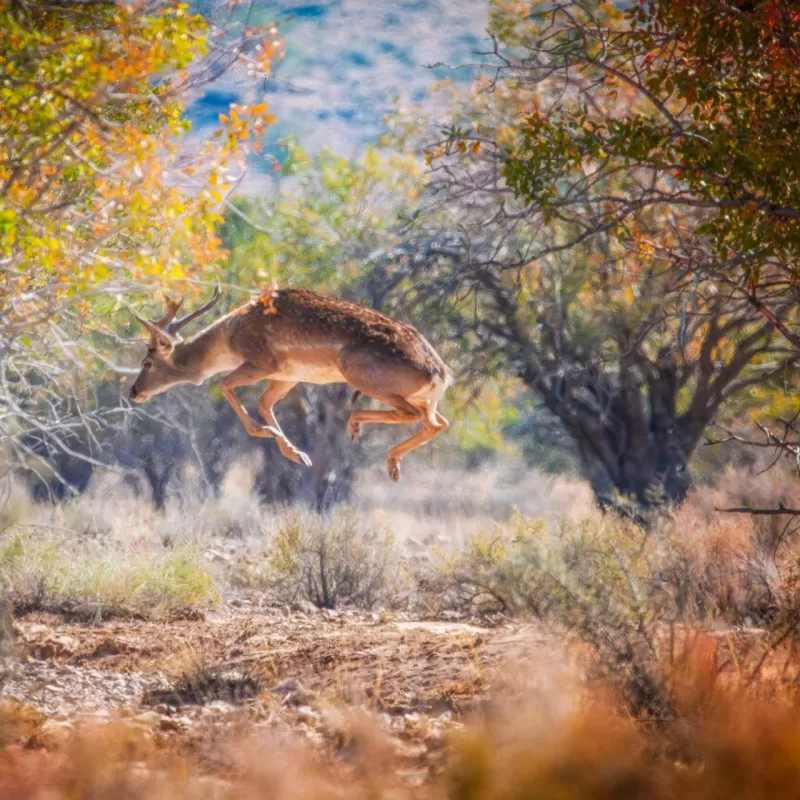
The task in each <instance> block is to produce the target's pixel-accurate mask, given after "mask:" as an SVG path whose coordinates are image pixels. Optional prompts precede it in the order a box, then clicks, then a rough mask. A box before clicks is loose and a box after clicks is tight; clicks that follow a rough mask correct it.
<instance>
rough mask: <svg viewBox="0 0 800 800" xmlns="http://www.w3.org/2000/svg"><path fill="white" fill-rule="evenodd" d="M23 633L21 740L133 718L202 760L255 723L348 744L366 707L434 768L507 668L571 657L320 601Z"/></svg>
mask: <svg viewBox="0 0 800 800" xmlns="http://www.w3.org/2000/svg"><path fill="white" fill-rule="evenodd" d="M14 628H15V636H16V642H17V646H16V653H15V655H14V657H13V658H11V659H9V660H8V662H7V669H6V676H5V684H4V687H3V694H4V696H5V704H6V711H7V713H8V714H11V715H12V716H13V715H14V714H16V716H18V717H19V716H22V717H24V718H25V720H26V722H25V724H24V725H22V726H21V727H20V728H19V730H18V731H17V732H16V733H15V736H16V738H17V740H18V741H20V742H21V743H23V744H27V745H29V746H45V747H49V746H51V745H55V744H57V743H58V739H59V737H60V736H61V735H63V734H65V733H67V732H69V731H71V730H72V729H73V728H74V727H75V725H76V724H79V723H80V722H81V721H83V722H86V721H88V722H92V721H94V722H98V721H100V722H102V721H106V720H109V719H114V718H119V717H122V718H124V719H126V720H128V722H129V724H131V725H134V726H137V727H140V728H145V729H147V730H149V731H152V733H153V735H154V736H156V737H158V738H159V739H160V740H161V742H162V743H164V744H167V745H169V746H175V747H178V748H180V749H181V750H189V751H193V752H194V753H195V754H197V755H199V756H200V758H201V761H202V760H203V759H206V760H211V761H213V760H214V759H216V758H217V750H216V748H214V746H213V743H214V742H215V741H218V740H219V739H220V737H222V736H224V735H226V734H229V733H230V734H236V733H247V732H249V731H251V730H268V731H270V732H277V733H287V734H290V733H299V734H301V736H303V737H305V738H308V739H310V740H311V741H312V742H313V743H315V744H319V745H320V746H326V745H331V744H333V745H335V744H336V743H337V741H338V740H339V739H340V738H341V731H340V730H339V729H340V727H341V725H342V724H344V723H343V722H342V715H343V714H344V715H348V714H350V713H351V712H352V710H353V709H360V710H364V711H367V712H368V714H369V716H370V718H371V719H373V720H375V721H377V724H378V725H380V726H382V727H383V728H384V729H385V730H386V731H388V732H389V733H390V735H391V737H392V741H394V743H395V746H396V747H397V748H398V750H399V751H400V754H401V755H402V756H405V757H407V758H408V760H409V761H410V762H411V764H412V765H415V766H416V767H417V768H419V769H423V770H424V769H428V768H429V767H430V766H431V765H432V764H434V763H435V761H436V758H435V756H436V754H437V753H439V752H440V751H441V738H442V734H443V733H445V732H446V731H448V730H451V729H453V728H457V727H460V725H461V723H462V721H463V720H464V719H465V718H467V717H468V716H469V715H470V714H471V713H472V712H474V711H476V710H478V709H480V708H481V706H482V704H483V703H485V702H486V701H487V700H488V699H489V698H490V697H491V696H492V693H493V690H494V689H495V687H497V686H499V685H500V684H501V683H502V681H503V680H504V678H503V674H504V668H505V666H506V665H508V664H509V663H510V662H511V661H518V660H529V659H530V658H531V657H536V658H537V659H539V661H540V662H541V661H542V660H543V659H550V660H551V661H552V662H553V663H555V661H557V660H558V659H559V658H560V656H559V655H557V650H556V649H554V648H553V646H552V645H551V644H550V641H549V638H548V637H547V636H546V635H545V634H543V633H542V632H541V631H540V630H539V629H537V628H534V627H533V626H531V625H523V624H519V623H514V622H510V621H503V620H501V621H499V622H497V621H495V624H492V626H491V627H488V626H486V625H481V624H476V623H475V621H463V620H453V619H449V620H441V619H440V620H426V619H421V618H418V617H413V616H411V615H407V614H396V613H386V612H382V613H368V612H357V611H348V610H344V611H326V610H322V611H320V610H317V609H314V608H312V607H310V606H306V607H305V608H304V610H297V609H289V608H270V609H258V610H254V609H252V608H246V607H245V608H242V607H239V608H236V607H228V608H223V609H221V610H218V611H216V612H214V613H209V614H207V615H205V616H202V617H201V618H198V619H176V620H171V621H169V620H168V621H151V620H130V619H129V620H119V619H118V620H105V621H97V622H93V623H88V622H85V621H78V622H76V621H70V620H69V619H65V618H64V617H62V616H58V615H53V614H41V613H34V614H27V615H25V616H22V617H20V618H18V619H17V620H15V623H14ZM214 766H219V765H218V764H215V765H214Z"/></svg>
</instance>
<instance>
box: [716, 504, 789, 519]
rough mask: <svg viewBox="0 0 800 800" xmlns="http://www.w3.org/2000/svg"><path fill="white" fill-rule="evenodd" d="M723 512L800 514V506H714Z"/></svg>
mask: <svg viewBox="0 0 800 800" xmlns="http://www.w3.org/2000/svg"><path fill="white" fill-rule="evenodd" d="M714 511H720V512H722V513H723V514H759V515H761V516H768V517H770V516H779V515H781V514H788V515H790V516H793V515H796V516H800V508H787V507H786V506H785V505H784V504H783V503H778V507H777V508H752V507H751V506H737V507H736V508H716V507H715V508H714Z"/></svg>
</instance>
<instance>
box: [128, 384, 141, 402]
mask: <svg viewBox="0 0 800 800" xmlns="http://www.w3.org/2000/svg"><path fill="white" fill-rule="evenodd" d="M137 394H139V390H138V389H137V388H136V386H135V385H134V386H131V390H130V392H128V397H130V399H131V400H135V399H136V395H137Z"/></svg>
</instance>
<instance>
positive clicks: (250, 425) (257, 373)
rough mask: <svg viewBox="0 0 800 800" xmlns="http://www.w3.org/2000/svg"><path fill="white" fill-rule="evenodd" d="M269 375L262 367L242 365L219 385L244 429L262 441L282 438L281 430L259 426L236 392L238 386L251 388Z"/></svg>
mask: <svg viewBox="0 0 800 800" xmlns="http://www.w3.org/2000/svg"><path fill="white" fill-rule="evenodd" d="M267 375H269V372H268V371H266V370H264V369H263V368H261V367H255V366H253V365H252V364H242V365H241V366H239V367H237V368H236V369H235V370H234V371H233V372H231V373H230V375H226V376H225V377H224V378H223V379H222V380H221V381H220V384H219V385H220V389H222V394H223V395H224V397H225V399H226V400H227V401H228V402H229V403H230V406H231V408H232V409H233V410H234V412H235V413H236V416H237V417H238V418H239V421H240V422H241V423H242V425H244V429H245V430H246V431H247V432H248V433H249V434H250V435H251V436H258V437H260V438H262V439H272V438H280V437H281V436H282V435H283V434H282V433H281V431H280V429H279V428H278V427H277V426H276V427H274V428H273V427H271V426H269V425H259V424H258V423H257V422H256V421H255V420H254V419H253V418H252V417H251V416H250V415H249V414H248V413H247V409H246V408H245V407H244V406H243V405H242V403H241V401H240V400H239V398H238V397H237V396H236V392H235V391H234V389H236V388H237V387H238V386H249V385H250V384H251V383H257V382H258V381H262V380H264V378H266V377H267Z"/></svg>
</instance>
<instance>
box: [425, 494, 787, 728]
mask: <svg viewBox="0 0 800 800" xmlns="http://www.w3.org/2000/svg"><path fill="white" fill-rule="evenodd" d="M704 503H705V504H706V506H707V498H706V499H704V498H702V497H700V498H696V499H695V500H694V501H692V502H689V503H687V505H686V506H685V507H683V508H682V509H680V510H678V511H677V512H675V513H673V514H672V515H664V516H662V517H661V518H659V519H658V520H656V521H654V522H653V524H652V525H651V526H650V528H649V529H647V530H645V529H643V528H641V527H639V526H638V525H636V524H635V523H634V522H632V521H631V520H629V519H624V518H621V517H617V516H614V515H611V514H607V515H604V516H602V517H592V518H589V519H586V520H582V521H571V520H567V521H562V522H560V523H552V522H550V523H548V522H546V521H544V520H541V519H531V518H528V517H525V516H522V515H517V516H516V517H514V518H513V519H512V521H511V522H510V523H509V524H508V525H504V526H499V527H497V528H496V529H495V530H494V531H493V532H492V533H488V534H480V535H477V536H475V537H473V538H472V539H471V540H470V541H469V542H468V544H467V546H466V547H465V548H463V549H462V550H460V551H458V552H456V553H450V554H447V553H442V552H440V553H439V554H438V557H437V559H436V561H435V562H434V566H433V568H432V569H431V570H430V571H429V572H428V574H427V575H425V576H424V577H423V588H424V592H425V594H426V595H427V596H428V598H429V603H434V602H437V603H439V604H440V606H442V607H450V608H457V609H461V610H468V611H470V612H478V613H491V612H503V613H516V612H525V613H529V614H533V615H535V616H537V617H539V618H541V619H544V620H548V621H550V622H553V623H556V624H557V625H559V626H561V627H566V628H568V629H570V630H573V631H575V632H576V633H577V634H578V635H579V637H580V639H581V640H582V641H583V642H585V643H587V644H588V645H589V646H590V647H591V648H592V650H593V651H594V652H595V653H596V655H597V656H598V659H597V663H598V664H600V665H601V666H602V668H603V670H604V671H605V673H606V674H609V675H612V674H613V675H616V676H617V677H621V678H622V679H623V683H624V684H625V691H626V693H627V695H628V698H629V700H630V702H631V703H632V705H633V706H634V707H635V708H636V709H637V710H639V711H642V710H647V711H648V713H657V714H663V713H666V709H667V708H668V706H669V705H670V704H671V700H670V699H669V697H668V695H669V690H668V687H667V685H666V684H667V682H668V681H667V678H666V676H665V675H664V674H663V672H662V671H661V666H660V665H661V663H662V659H663V657H664V653H665V648H667V647H668V646H671V645H668V640H670V641H674V636H675V630H674V629H675V626H678V628H679V629H681V630H685V629H687V628H689V627H691V626H694V625H697V624H702V625H706V626H708V625H712V626H714V625H717V626H719V625H727V626H731V625H734V626H739V627H750V626H753V625H760V626H763V627H765V628H767V629H768V630H770V631H773V632H774V640H778V639H781V640H782V638H786V636H788V635H789V634H791V633H792V632H793V631H794V629H795V628H796V627H797V625H798V620H799V619H800V617H799V616H798V609H797V604H796V597H797V592H796V591H795V587H796V585H797V583H798V570H797V569H796V566H795V565H796V563H797V543H796V541H794V540H792V538H791V537H788V538H787V536H786V530H787V529H786V527H785V523H784V525H783V526H782V528H783V530H784V536H783V538H782V539H781V540H780V542H781V551H780V554H779V553H778V548H777V547H776V544H775V543H776V536H775V532H774V531H773V530H772V528H770V530H769V531H767V530H766V529H765V525H764V523H762V522H761V521H753V520H751V519H750V518H749V517H743V516H732V515H720V514H715V513H713V512H711V513H709V510H708V508H707V507H705V508H704Z"/></svg>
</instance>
